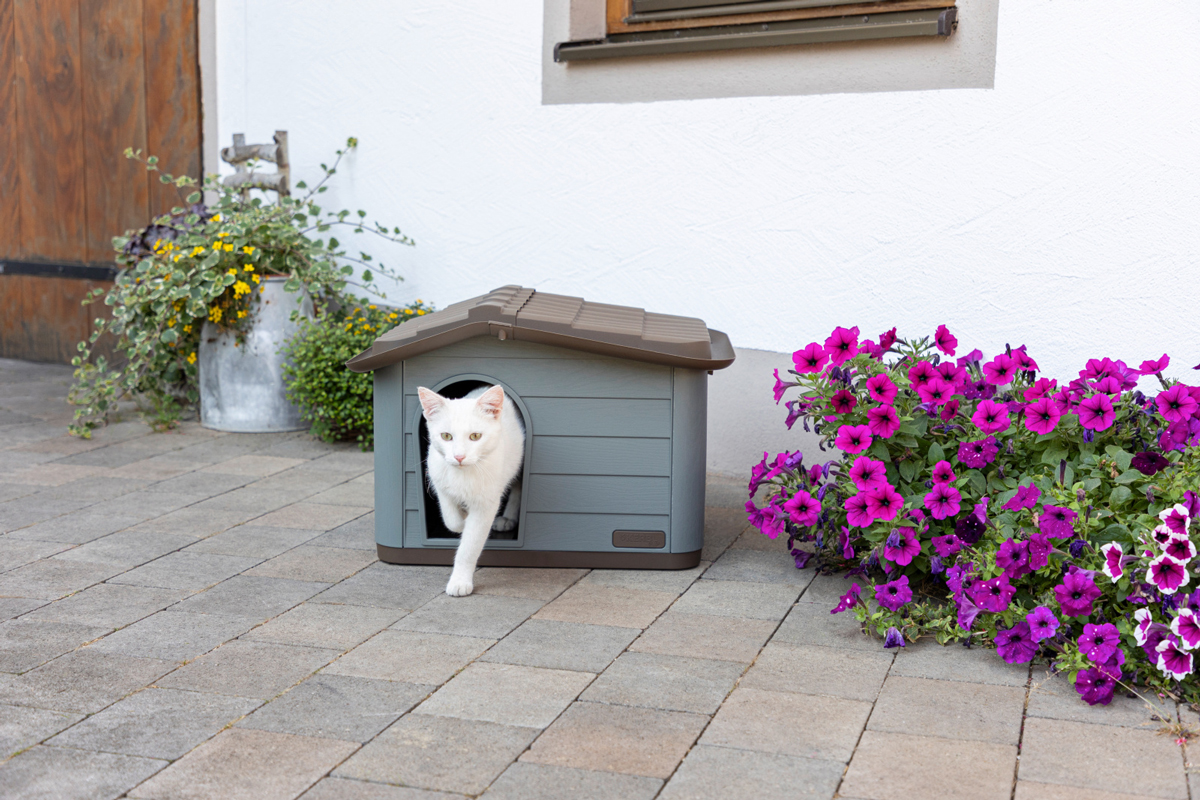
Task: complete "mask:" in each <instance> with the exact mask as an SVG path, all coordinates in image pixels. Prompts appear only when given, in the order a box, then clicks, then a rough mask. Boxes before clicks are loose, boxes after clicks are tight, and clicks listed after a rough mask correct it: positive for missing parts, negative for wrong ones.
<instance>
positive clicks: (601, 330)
mask: <svg viewBox="0 0 1200 800" xmlns="http://www.w3.org/2000/svg"><path fill="white" fill-rule="evenodd" d="M475 336H496V337H497V338H500V339H517V340H520V341H526V342H536V343H539V344H547V345H556V346H558V347H566V348H570V349H572V350H582V351H585V352H589V353H598V354H600V355H606V356H614V357H617V358H627V359H631V360H634V361H646V362H649V363H652V364H665V365H667V366H673V367H691V368H693V369H705V370H714V369H723V368H725V367H727V366H729V365H730V364H732V363H733V360H734V352H733V346H732V345H731V344H730V343H729V337H728V336H726V335H725V334H724V333H722V332H721V331H715V330H712V329H711V328H708V327H707V326H706V325H705V324H704V322H703V321H702V320H699V319H696V318H694V317H676V316H671V315H669V314H653V313H649V312H647V311H644V310H642V309H640V308H630V307H628V306H613V305H606V304H604V303H591V302H588V301H586V300H583V299H581V298H578V297H567V296H565V295H559V294H548V293H546V292H539V291H536V290H534V289H527V288H525V287H523V286H502V287H500V288H499V289H495V290H493V291H491V292H488V293H487V294H485V295H482V296H480V297H473V298H471V299H470V300H463V301H462V302H460V303H455V304H454V305H451V306H447V307H446V308H444V309H442V310H441V311H435V312H434V313H432V314H428V315H426V316H423V317H418V318H417V319H414V320H410V321H409V322H406V323H404V324H403V325H398V326H396V327H395V328H393V329H392V330H390V331H388V332H387V333H385V334H383V335H382V336H380V337H379V338H378V339H376V340H375V343H374V344H372V345H371V347H369V348H368V349H366V350H364V351H363V352H362V353H359V354H358V355H357V356H355V357H354V358H352V359H350V361H348V362H346V366H347V367H348V368H349V369H351V370H353V371H354V372H369V371H371V370H375V369H379V368H380V367H386V366H388V365H389V364H395V363H397V362H399V361H403V360H405V359H408V358H411V357H413V356H416V355H420V354H422V353H428V352H430V351H432V350H437V349H438V348H440V347H445V346H446V345H449V344H453V343H454V342H458V341H462V340H463V339H470V338H473V337H475Z"/></svg>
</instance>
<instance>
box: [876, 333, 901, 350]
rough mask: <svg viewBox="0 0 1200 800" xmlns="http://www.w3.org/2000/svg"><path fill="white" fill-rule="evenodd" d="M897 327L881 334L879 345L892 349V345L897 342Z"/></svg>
mask: <svg viewBox="0 0 1200 800" xmlns="http://www.w3.org/2000/svg"><path fill="white" fill-rule="evenodd" d="M896 338H897V337H896V329H895V328H892V329H891V330H890V331H886V332H884V333H881V334H879V346H880V347H881V348H883V349H884V350H890V349H891V347H892V345H894V344H895V343H896Z"/></svg>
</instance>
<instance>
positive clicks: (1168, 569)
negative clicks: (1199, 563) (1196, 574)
mask: <svg viewBox="0 0 1200 800" xmlns="http://www.w3.org/2000/svg"><path fill="white" fill-rule="evenodd" d="M1188 578H1189V576H1188V571H1187V567H1185V566H1184V565H1183V564H1180V563H1179V562H1178V561H1173V560H1171V559H1170V558H1168V557H1167V556H1159V557H1158V558H1156V559H1154V560H1153V561H1151V562H1150V569H1148V570H1146V581H1147V582H1149V583H1153V584H1154V585H1155V586H1157V587H1158V590H1159V591H1160V592H1162V593H1163V594H1175V592H1177V591H1179V589H1181V588H1182V587H1184V586H1187V582H1188Z"/></svg>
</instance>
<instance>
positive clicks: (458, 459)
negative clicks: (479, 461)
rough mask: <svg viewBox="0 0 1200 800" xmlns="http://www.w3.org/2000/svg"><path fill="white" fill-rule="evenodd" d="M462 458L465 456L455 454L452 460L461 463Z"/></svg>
mask: <svg viewBox="0 0 1200 800" xmlns="http://www.w3.org/2000/svg"><path fill="white" fill-rule="evenodd" d="M464 458H466V456H455V457H454V460H455V461H457V462H458V463H460V464H461V463H462V462H463V459H464Z"/></svg>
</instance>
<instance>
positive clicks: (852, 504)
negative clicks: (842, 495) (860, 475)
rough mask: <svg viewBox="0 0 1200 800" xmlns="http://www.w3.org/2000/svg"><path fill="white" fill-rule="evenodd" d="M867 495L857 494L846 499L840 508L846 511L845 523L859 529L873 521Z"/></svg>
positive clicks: (865, 493)
mask: <svg viewBox="0 0 1200 800" xmlns="http://www.w3.org/2000/svg"><path fill="white" fill-rule="evenodd" d="M867 494H868V493H867V492H859V493H858V494H856V495H854V496H852V497H847V498H846V502H845V503H843V504H842V507H843V508H845V509H846V521H847V522H849V523H850V524H851V525H855V526H857V527H859V528H866V527H867V526H869V525H870V524H871V523H872V522H874V521H875V517H874V516H872V514H871V502H870V499H869V498H868V496H867Z"/></svg>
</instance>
